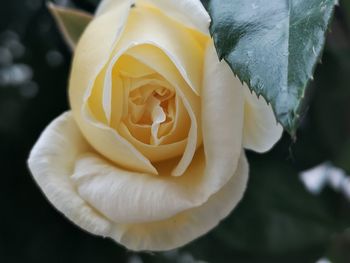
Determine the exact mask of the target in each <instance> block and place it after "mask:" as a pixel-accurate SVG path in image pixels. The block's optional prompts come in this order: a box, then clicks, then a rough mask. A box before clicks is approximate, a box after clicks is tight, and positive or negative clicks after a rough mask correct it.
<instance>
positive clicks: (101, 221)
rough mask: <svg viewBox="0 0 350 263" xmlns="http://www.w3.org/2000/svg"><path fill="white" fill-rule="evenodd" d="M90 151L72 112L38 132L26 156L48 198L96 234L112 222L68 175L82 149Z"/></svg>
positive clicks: (69, 216)
mask: <svg viewBox="0 0 350 263" xmlns="http://www.w3.org/2000/svg"><path fill="white" fill-rule="evenodd" d="M86 151H90V148H89V146H88V144H87V143H86V141H85V140H84V139H83V137H82V135H81V133H80V131H79V130H78V128H77V126H76V124H75V122H74V120H73V118H72V114H71V113H65V114H63V115H61V116H60V117H59V118H57V119H56V120H55V121H53V122H52V123H51V124H50V125H49V126H48V127H47V128H46V130H45V131H44V132H43V134H42V135H41V136H40V139H39V141H38V142H37V143H36V144H35V146H34V148H33V149H32V151H31V153H30V157H29V160H28V165H29V169H30V171H31V172H32V175H33V177H34V179H35V181H36V182H37V184H38V185H39V186H40V188H41V190H42V191H43V192H44V194H45V195H46V197H47V198H48V199H49V201H50V202H51V203H52V204H53V205H54V206H55V207H56V208H57V209H58V210H59V211H60V212H62V213H63V214H64V215H65V216H66V217H68V218H69V219H70V220H72V221H73V222H74V223H75V224H77V225H78V226H80V227H82V228H83V229H85V230H87V231H89V232H91V233H94V234H96V235H103V236H105V235H107V234H108V233H109V232H110V231H111V226H112V224H111V223H110V222H109V221H108V220H107V219H106V218H104V217H103V216H101V215H100V214H99V213H97V212H96V211H95V210H94V209H93V208H91V207H90V206H89V205H88V204H87V203H86V202H85V201H84V200H83V199H82V198H81V197H80V196H79V195H78V194H77V192H76V190H75V186H74V184H73V181H72V180H71V178H70V176H71V175H72V173H73V169H74V166H75V160H76V159H77V156H79V155H80V154H81V152H86Z"/></svg>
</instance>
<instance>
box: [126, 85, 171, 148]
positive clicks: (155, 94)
mask: <svg viewBox="0 0 350 263" xmlns="http://www.w3.org/2000/svg"><path fill="white" fill-rule="evenodd" d="M137 82H140V81H135V83H134V85H135V86H136V87H135V86H134V87H132V89H131V91H130V92H129V98H128V112H129V114H128V120H126V123H128V125H127V126H134V127H133V128H135V127H139V128H146V129H149V130H150V133H151V134H150V136H149V139H148V140H147V138H144V137H143V139H142V141H144V142H145V143H149V144H152V145H159V144H161V142H162V140H161V139H162V137H163V136H164V135H166V134H167V133H168V132H169V130H170V129H171V127H172V122H173V120H174V115H175V93H174V91H172V90H171V89H169V88H168V87H164V86H162V85H161V83H157V82H158V81H156V80H149V82H148V83H147V84H145V85H143V86H140V87H138V85H137V84H138V83H137ZM141 82H144V81H141ZM131 130H135V129H131ZM136 135H137V134H136Z"/></svg>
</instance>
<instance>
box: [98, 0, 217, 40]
mask: <svg viewBox="0 0 350 263" xmlns="http://www.w3.org/2000/svg"><path fill="white" fill-rule="evenodd" d="M122 1H124V0H103V1H101V4H100V5H99V7H98V9H97V11H96V15H97V16H99V15H101V14H103V13H105V12H106V11H107V10H108V9H110V8H112V7H113V5H115V4H117V3H120V2H122ZM145 3H146V4H150V5H154V6H156V7H158V8H159V9H160V10H161V11H162V12H163V13H164V14H166V15H167V16H169V17H171V18H172V19H174V20H176V21H178V22H179V23H181V24H184V25H185V26H187V27H189V28H193V29H196V30H198V31H200V32H202V33H203V34H207V35H209V24H210V17H209V15H208V12H207V11H206V10H205V8H204V7H203V5H202V3H201V2H200V1H199V0H177V1H174V0H134V1H133V4H135V5H136V4H145Z"/></svg>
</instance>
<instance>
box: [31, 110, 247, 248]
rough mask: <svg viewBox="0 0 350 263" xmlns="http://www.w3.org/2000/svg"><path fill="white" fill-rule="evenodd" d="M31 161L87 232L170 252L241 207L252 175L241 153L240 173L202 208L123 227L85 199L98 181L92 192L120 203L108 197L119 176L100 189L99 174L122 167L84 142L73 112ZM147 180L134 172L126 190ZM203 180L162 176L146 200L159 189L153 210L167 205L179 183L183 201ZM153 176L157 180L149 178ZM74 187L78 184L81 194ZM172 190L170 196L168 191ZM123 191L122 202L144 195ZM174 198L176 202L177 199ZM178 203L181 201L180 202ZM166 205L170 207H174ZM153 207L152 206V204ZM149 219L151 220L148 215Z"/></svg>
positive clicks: (52, 197)
mask: <svg viewBox="0 0 350 263" xmlns="http://www.w3.org/2000/svg"><path fill="white" fill-rule="evenodd" d="M197 159H198V161H199V162H200V164H205V161H204V159H203V154H199V155H197ZM77 160H78V161H77ZM195 162H196V161H195ZM28 163H29V167H30V170H31V172H32V174H33V177H34V178H35V180H36V181H37V183H38V185H39V186H40V187H41V189H42V190H43V192H44V194H45V195H46V196H47V198H48V199H49V201H50V202H51V203H52V204H53V205H54V206H55V207H56V208H57V209H58V210H59V211H61V212H62V213H63V214H64V215H65V216H67V217H68V218H69V219H70V220H72V221H73V222H74V223H75V224H77V225H78V226H80V227H82V228H83V229H85V230H87V231H89V232H91V233H94V234H97V235H102V236H109V237H111V238H113V239H115V240H116V241H118V242H120V243H121V244H123V245H124V246H126V247H128V248H129V249H132V250H167V249H172V248H175V247H177V246H181V245H184V244H185V243H187V242H190V241H191V240H193V239H195V238H197V237H198V236H200V235H203V234H204V233H206V232H207V231H209V230H210V229H211V228H213V227H215V226H216V225H217V224H218V223H219V221H220V220H222V219H223V218H224V217H226V216H227V215H228V214H229V212H230V211H231V210H232V209H233V208H234V207H235V206H236V205H237V203H238V202H239V200H240V199H241V197H242V195H243V193H244V190H245V187H246V181H247V177H248V165H247V162H246V160H245V157H244V154H242V156H241V160H240V162H239V164H238V166H237V169H236V171H235V172H234V174H233V175H232V176H231V177H230V178H231V179H230V180H229V181H228V182H227V184H226V185H225V186H223V187H222V188H221V189H220V191H218V192H217V193H215V194H213V195H211V197H209V198H208V199H207V200H206V202H204V203H203V204H201V205H200V206H198V207H196V208H193V209H189V210H182V211H179V213H177V214H174V216H173V217H170V218H169V217H167V218H164V219H163V220H160V221H149V222H148V221H145V222H143V223H137V224H133V223H132V222H126V223H124V224H123V223H118V222H113V221H112V220H111V219H108V217H105V216H103V215H102V214H103V213H102V214H101V213H100V212H98V210H96V209H95V208H94V207H93V206H91V204H90V200H89V199H85V196H84V195H81V189H79V188H80V187H81V186H80V185H81V184H86V183H87V182H88V181H94V183H93V184H91V188H94V189H98V188H101V191H104V192H105V194H106V195H105V196H103V195H101V198H102V199H105V203H106V204H107V203H114V202H117V201H118V200H117V199H109V198H110V197H111V195H110V193H109V192H112V190H113V189H115V185H114V181H115V180H118V178H111V179H110V182H111V184H109V185H108V184H106V185H102V184H101V182H99V179H98V177H99V176H100V174H102V176H103V175H104V174H106V173H107V174H108V173H109V171H113V170H114V171H116V170H118V168H117V167H115V166H113V165H112V164H110V163H108V162H107V161H106V160H105V159H102V158H101V157H100V156H99V155H97V154H96V153H94V152H93V150H92V149H91V148H90V147H89V146H88V144H87V143H86V142H85V140H84V139H83V137H82V135H81V133H80V131H79V128H78V127H77V126H76V124H75V121H74V119H73V118H72V115H71V114H70V113H66V114H63V115H62V116H61V117H59V118H57V119H56V120H54V121H53V122H52V124H50V125H49V126H48V127H47V128H46V130H45V131H44V133H43V134H42V135H41V136H40V139H39V140H38V142H37V144H36V145H35V147H34V148H33V150H32V152H31V155H30V158H29V161H28ZM74 166H75V172H74ZM79 166H81V168H79V169H80V170H81V173H80V174H77V173H76V170H77V167H79ZM168 166H169V165H168V163H163V165H162V167H160V171H161V172H162V171H163V170H164V171H166V170H168ZM193 169H194V170H193V171H192V172H201V171H200V170H201V169H203V165H195V164H194V168H193ZM84 173H85V175H84ZM94 173H96V174H95V175H96V177H97V179H96V178H94V177H95V176H93V174H94ZM126 173H127V172H126ZM89 174H90V175H91V176H89ZM112 176H113V175H112ZM118 176H121V174H118ZM145 176H146V175H143V174H135V181H134V180H131V181H124V187H126V188H128V189H130V188H129V186H130V185H134V184H136V185H138V182H137V181H138V180H144V181H146V180H148V179H145V178H143V177H145ZM214 176H216V175H215V174H214V175H211V177H214ZM202 177H205V175H204V174H203V173H202V176H200V175H199V176H197V178H191V177H190V176H187V184H185V185H184V182H185V181H186V180H184V178H186V177H184V176H183V177H180V178H174V177H170V176H168V177H163V178H162V180H159V182H158V186H159V188H153V187H151V188H149V189H148V190H149V191H148V193H147V196H148V197H149V198H147V199H148V201H155V200H152V195H154V194H155V193H154V190H157V191H158V192H161V193H162V196H159V197H160V198H158V199H157V200H156V202H155V203H154V204H153V206H158V205H160V204H161V203H162V202H167V196H168V195H169V194H170V195H171V194H172V193H171V192H174V191H173V190H174V189H173V188H175V187H178V185H180V186H179V187H178V188H177V189H178V191H179V192H178V194H179V197H180V198H181V195H182V196H184V195H186V193H185V192H186V191H189V192H188V193H187V194H190V191H199V192H200V191H202V190H203V191H205V190H206V189H205V188H203V189H202V188H201V187H198V188H196V187H192V184H191V183H194V185H193V186H195V185H196V183H197V182H198V181H199V183H200V181H201V179H202ZM137 178H139V179H137ZM142 178H143V179H142ZM149 178H152V179H154V178H159V177H154V176H150V177H149ZM181 178H182V181H181ZM123 179H125V178H123ZM73 182H74V183H73ZM163 182H164V183H163ZM75 184H78V190H79V193H78V192H77V188H76V185H75ZM181 185H182V186H181ZM200 185H201V186H204V185H203V184H200ZM162 186H166V187H165V189H161V187H162ZM181 188H182V189H181ZM169 189H170V190H171V192H169V191H168V190H169ZM117 190H118V189H117ZM120 190H122V191H123V194H124V195H126V197H125V198H124V200H125V199H126V200H127V197H129V198H130V199H138V198H141V196H140V194H141V192H140V191H141V190H142V189H137V192H129V191H125V190H123V188H120ZM134 194H138V195H139V196H135V195H134ZM198 194H200V193H198ZM147 196H146V197H147ZM82 197H83V198H82ZM116 197H118V196H116ZM119 197H122V195H121V196H119ZM174 197H175V198H176V196H174ZM176 201H177V200H176V199H175V200H173V201H172V203H173V204H176ZM179 201H180V202H181V199H180V200H179ZM128 204H130V202H129V203H128ZM128 204H124V206H123V207H120V208H121V210H120V211H119V213H120V214H127V213H130V212H131V213H133V211H132V210H133V207H130V206H128ZM168 204H169V205H171V203H168ZM149 206H151V207H152V205H149ZM140 216H142V213H141V214H140ZM145 216H146V217H147V213H146V214H145ZM142 221H143V220H142Z"/></svg>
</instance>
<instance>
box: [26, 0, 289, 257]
mask: <svg viewBox="0 0 350 263" xmlns="http://www.w3.org/2000/svg"><path fill="white" fill-rule="evenodd" d="M209 24H210V18H209V15H208V13H207V12H206V10H205V9H204V7H203V6H202V4H201V2H200V1H199V0H177V1H173V0H136V1H129V0H119V1H117V0H104V1H102V3H101V4H100V6H99V7H98V10H97V12H96V14H95V16H94V19H93V20H92V22H91V23H90V24H89V25H88V27H87V28H86V30H85V32H84V33H83V35H82V37H81V39H80V41H79V43H78V45H77V47H76V49H75V54H74V61H73V65H72V71H71V78H70V83H69V101H70V105H71V108H72V110H71V111H68V112H66V113H64V114H62V115H61V116H60V117H58V118H57V119H55V120H54V121H53V122H52V123H51V124H50V125H49V126H48V127H47V128H46V129H45V131H44V132H43V134H42V135H41V136H40V138H39V140H38V142H37V143H36V145H35V146H34V148H33V150H32V152H31V154H30V158H29V167H30V170H31V172H32V174H33V176H34V178H35V180H36V182H37V183H38V185H39V186H40V188H41V189H42V190H43V192H44V194H45V195H46V196H47V198H48V199H49V201H50V202H51V203H52V204H53V205H54V206H55V207H56V208H57V209H58V210H59V211H61V212H62V213H63V214H64V215H65V216H66V217H68V218H69V219H70V220H71V221H73V222H74V223H75V224H76V225H78V226H80V227H81V228H83V229H85V230H87V231H89V232H91V233H93V234H96V235H101V236H104V237H110V238H112V239H114V240H115V241H117V242H119V243H120V244H122V245H124V246H125V247H127V248H129V249H132V250H153V251H157V250H168V249H173V248H176V247H179V246H181V245H184V244H186V243H188V242H190V241H192V240H193V239H195V238H197V237H199V236H201V235H203V234H204V233H206V232H208V231H209V230H210V229H212V228H213V227H215V226H216V225H217V224H218V223H219V221H220V220H222V219H223V218H225V217H226V216H227V215H228V214H229V213H230V212H231V211H232V210H233V208H234V207H235V206H236V205H237V203H238V202H239V201H240V199H241V198H242V195H243V193H244V190H245V187H246V183H247V178H248V163H247V160H246V157H245V154H244V148H245V149H251V150H254V151H257V152H264V151H267V150H269V149H270V148H271V147H272V146H273V144H274V143H276V142H277V141H278V139H279V138H280V136H281V133H282V128H281V126H280V125H278V124H277V123H276V120H275V117H274V114H273V112H272V109H271V107H270V106H269V105H268V104H267V103H266V101H265V100H264V99H263V98H262V97H260V98H258V97H257V96H256V95H255V94H252V93H250V91H249V89H248V88H247V87H246V86H245V85H242V84H241V83H240V81H239V80H238V79H237V78H236V77H235V76H234V74H233V73H232V71H231V70H230V68H229V67H228V65H227V64H226V62H224V61H222V62H220V61H219V59H218V57H217V54H216V52H215V48H214V45H213V41H212V40H211V38H210V35H209V31H208V28H209Z"/></svg>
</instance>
